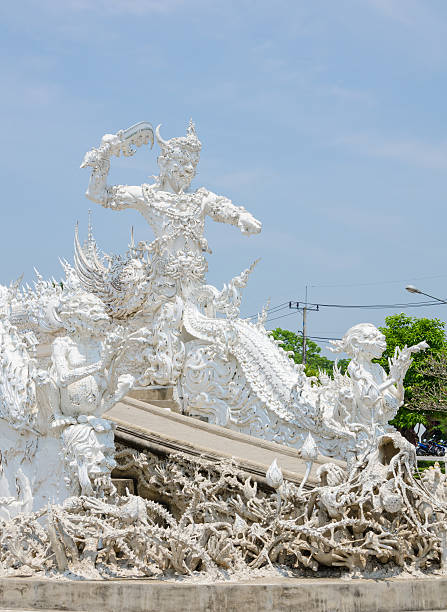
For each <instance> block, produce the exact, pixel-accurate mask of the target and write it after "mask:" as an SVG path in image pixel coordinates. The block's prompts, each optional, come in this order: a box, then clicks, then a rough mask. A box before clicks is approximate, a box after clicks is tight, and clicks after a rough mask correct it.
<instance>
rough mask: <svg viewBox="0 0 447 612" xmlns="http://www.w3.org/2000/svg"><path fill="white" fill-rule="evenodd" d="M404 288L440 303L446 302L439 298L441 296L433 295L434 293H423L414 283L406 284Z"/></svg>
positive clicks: (446, 302)
mask: <svg viewBox="0 0 447 612" xmlns="http://www.w3.org/2000/svg"><path fill="white" fill-rule="evenodd" d="M405 289H406V290H407V291H408V292H409V293H420V294H421V295H426V296H427V297H429V298H431V299H432V300H436V301H437V302H441V304H447V301H446V300H441V298H438V297H435V296H434V295H430V294H429V293H425V291H421V290H420V289H418V288H417V287H415V286H414V285H407V286H406V287H405Z"/></svg>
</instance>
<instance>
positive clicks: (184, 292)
mask: <svg viewBox="0 0 447 612" xmlns="http://www.w3.org/2000/svg"><path fill="white" fill-rule="evenodd" d="M139 125H140V126H142V127H141V128H140V129H141V130H143V132H144V134H146V141H148V140H151V142H153V134H151V132H150V125H149V124H147V123H143V124H139ZM137 127H138V124H137V126H135V127H134V128H129V130H126V131H125V132H123V131H121V132H118V133H117V134H116V135H110V134H108V135H106V136H104V137H103V139H102V142H101V145H100V147H99V148H98V149H93V150H91V151H89V152H88V153H87V154H86V156H85V159H84V162H83V164H82V166H86V165H89V166H92V168H93V170H92V175H91V178H90V183H89V187H88V190H87V196H88V197H89V198H90V199H92V200H93V201H95V202H98V203H99V204H101V205H102V206H104V207H106V208H112V209H115V210H122V209H124V208H135V209H136V210H138V211H139V212H141V214H142V215H143V216H144V218H145V219H146V221H147V222H148V223H149V225H150V226H151V227H152V229H153V231H154V233H155V236H156V238H155V240H154V241H153V242H151V243H150V244H147V243H145V242H142V243H140V244H139V245H138V246H137V247H135V245H134V244H131V245H130V251H129V254H128V257H127V259H124V260H120V261H119V262H117V260H116V258H115V259H114V258H107V260H108V262H109V263H101V261H100V258H99V256H98V253H97V250H96V244H95V243H94V240H93V238H92V237H90V240H89V243H88V244H87V247H86V248H82V247H81V246H80V243H79V240H78V238H77V237H76V241H75V244H76V249H75V251H76V254H75V262H76V270H77V273H78V276H79V278H80V279H81V282H82V284H83V286H84V287H85V288H86V289H87V290H88V291H92V292H93V293H95V294H96V295H98V296H99V297H101V299H102V300H103V301H104V303H105V304H106V308H107V310H108V312H109V313H110V315H111V317H112V318H114V319H115V320H125V321H126V322H127V324H128V325H130V326H131V327H132V328H133V329H135V330H137V329H139V330H140V333H141V335H142V336H144V337H145V340H144V339H142V345H143V346H144V347H145V351H144V357H143V361H145V362H146V363H145V365H144V367H143V366H142V363H138V364H137V366H138V368H139V370H140V371H132V369H131V367H129V365H128V367H127V371H128V372H129V371H132V375H133V377H134V379H135V381H136V383H135V384H136V385H137V386H140V387H145V386H150V385H160V384H161V385H171V386H175V387H176V388H177V389H178V394H179V397H180V399H181V400H182V403H183V410H184V412H186V413H187V414H192V415H195V416H200V417H205V418H207V419H208V420H209V421H210V422H212V423H217V424H219V425H224V426H227V427H230V428H233V429H236V430H238V431H242V432H244V433H248V434H251V435H255V436H259V437H262V438H265V439H268V440H275V441H277V442H282V443H285V444H289V445H292V446H296V447H301V446H302V444H303V443H304V440H305V438H306V436H307V435H308V433H309V432H311V433H312V436H313V437H314V439H315V441H316V443H317V445H318V447H319V449H320V451H321V452H322V453H324V454H327V455H330V456H335V457H339V458H349V459H351V458H352V457H353V456H355V455H356V452H357V450H358V448H360V446H361V447H362V448H366V447H365V444H366V445H368V444H371V443H372V440H373V439H374V438H375V437H376V436H377V435H380V434H382V433H384V432H385V431H388V429H389V428H388V425H387V423H388V421H389V420H390V419H391V418H392V417H393V416H394V414H395V413H396V411H397V409H398V407H399V406H400V405H401V404H402V402H403V386H402V380H403V377H404V376H405V372H406V370H407V368H408V366H409V365H410V363H411V353H412V352H414V351H417V350H421V349H422V348H424V347H423V346H422V344H421V345H418V346H416V347H413V348H411V349H405V350H404V351H403V352H402V354H400V353H399V354H397V353H396V355H395V358H394V359H393V360H391V363H390V366H391V370H390V376H389V377H386V376H385V373H384V372H383V371H381V369H380V368H379V366H377V365H374V364H371V359H372V358H373V357H374V356H377V355H381V354H382V352H383V350H384V348H385V345H384V338H383V336H381V334H380V333H379V332H378V330H376V328H374V327H373V326H370V327H368V326H367V325H366V324H365V325H360V326H356V327H355V328H352V329H351V330H350V331H349V332H348V333H347V335H346V336H345V338H344V339H343V342H342V343H339V344H338V345H337V348H338V350H345V351H347V352H348V354H350V356H351V357H352V362H351V365H350V376H345V377H342V376H340V375H339V373H338V372H336V374H335V378H334V379H333V380H332V379H329V377H326V378H325V377H324V376H323V375H322V376H321V377H320V385H315V384H314V381H313V380H312V379H310V378H308V377H306V376H305V375H304V372H303V368H302V366H297V365H295V364H294V363H293V361H292V360H290V359H289V358H288V356H287V355H286V353H284V351H282V349H280V348H279V347H278V346H277V344H276V342H275V341H274V340H273V339H272V338H270V337H269V335H268V334H267V332H266V330H265V328H264V326H263V321H262V318H261V319H260V320H259V321H258V323H257V324H252V323H250V322H249V321H246V320H242V319H240V318H238V315H239V306H240V303H241V290H242V289H243V287H244V286H245V285H246V283H247V281H248V277H249V274H250V272H251V271H252V270H253V267H254V264H253V265H252V266H251V267H250V268H249V269H247V270H245V271H244V272H243V273H242V274H241V275H240V276H237V277H235V278H234V279H232V281H230V283H228V284H227V285H225V286H224V288H223V290H222V291H218V290H217V289H216V288H215V287H212V286H211V285H207V284H206V283H205V273H206V270H207V262H206V260H205V258H204V252H210V250H209V247H208V243H207V241H206V239H205V238H204V235H203V232H204V220H205V216H206V215H209V216H211V217H212V218H213V219H215V220H217V221H221V222H226V223H230V224H233V225H237V226H238V227H239V228H240V229H241V231H242V232H243V233H247V234H250V233H257V232H259V231H260V229H261V224H260V223H259V222H258V221H256V220H255V219H254V217H252V215H250V214H249V213H248V212H246V211H245V209H243V208H238V207H235V206H234V205H233V204H232V203H231V202H230V200H228V199H227V198H224V197H221V196H216V195H215V194H213V193H211V192H209V191H208V190H206V189H204V188H200V189H198V190H197V191H195V192H193V193H188V192H187V189H188V187H189V185H190V182H191V180H192V178H193V177H194V175H195V172H196V168H197V164H198V161H199V153H200V149H201V143H200V142H199V140H198V138H197V135H196V132H195V128H194V125H193V124H192V122H190V125H189V128H188V132H187V135H186V136H185V137H182V138H172V139H171V140H169V141H165V140H163V139H162V138H161V136H160V131H159V128H160V126H158V128H157V129H156V131H155V136H156V139H157V142H158V144H159V145H160V148H161V155H160V157H159V158H158V163H159V167H160V176H159V177H158V178H157V179H156V182H155V183H154V184H153V185H142V186H127V185H125V186H124V185H118V186H113V187H109V186H107V183H106V180H107V173H108V170H109V167H110V156H111V155H112V154H114V153H115V154H116V153H117V152H119V151H120V150H121V149H123V148H124V149H125V150H126V151H127V152H128V147H127V148H126V145H125V142H126V136H125V135H126V134H128V133H131V134H132V135H133V136H132V137H133V139H134V140H133V142H135V133H136V130H137ZM141 141H142V140H141V138H140V141H139V142H141ZM110 262H115V263H113V264H112V263H110ZM135 296H137V298H135ZM129 304H130V306H129ZM217 313H221V314H223V315H225V316H224V318H218V317H217ZM160 329H162V331H159V330H160ZM141 330H145V331H144V332H143V331H141ZM142 367H143V369H144V374H142V372H141V368H142ZM396 385H397V386H396ZM373 396H374V397H373ZM373 424H374V425H373Z"/></svg>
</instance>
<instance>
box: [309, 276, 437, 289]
mask: <svg viewBox="0 0 447 612" xmlns="http://www.w3.org/2000/svg"><path fill="white" fill-rule="evenodd" d="M446 276H447V274H436V275H434V276H417V277H412V278H403V279H400V280H386V281H374V282H370V283H346V284H327V285H325V284H318V285H309V287H314V288H317V287H318V288H344V287H372V286H375V285H395V284H401V283H407V282H411V281H418V280H428V279H434V278H445V277H446Z"/></svg>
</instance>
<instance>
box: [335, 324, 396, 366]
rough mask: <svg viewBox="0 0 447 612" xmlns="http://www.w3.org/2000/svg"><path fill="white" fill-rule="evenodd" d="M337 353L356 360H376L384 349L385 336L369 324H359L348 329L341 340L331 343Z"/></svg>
mask: <svg viewBox="0 0 447 612" xmlns="http://www.w3.org/2000/svg"><path fill="white" fill-rule="evenodd" d="M332 344H333V346H334V347H336V348H335V350H336V351H337V352H345V353H347V354H348V355H349V356H350V357H352V358H356V357H358V356H359V355H363V356H364V357H366V358H367V359H378V358H380V357H381V356H382V354H383V352H384V351H385V349H386V339H385V336H384V335H383V334H382V333H381V332H380V331H379V330H378V329H377V327H375V326H374V325H372V324H371V323H359V324H358V325H354V327H351V329H348V331H347V332H346V334H345V335H344V336H343V338H342V339H341V340H340V341H338V342H332Z"/></svg>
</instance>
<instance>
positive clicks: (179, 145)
mask: <svg viewBox="0 0 447 612" xmlns="http://www.w3.org/2000/svg"><path fill="white" fill-rule="evenodd" d="M160 128H161V123H160V124H159V125H157V127H156V129H155V136H156V138H157V142H158V144H159V146H160V148H161V150H162V152H163V154H164V155H166V154H170V153H172V152H174V151H175V149H180V150H187V151H192V152H195V153H198V152H199V151H200V149H201V148H202V143H201V142H200V140H199V139H198V138H197V134H196V127H195V124H194V122H193V120H192V119H190V120H189V125H188V129H187V131H186V136H179V137H176V138H170V139H169V140H164V139H163V138H162V137H161V135H160Z"/></svg>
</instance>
